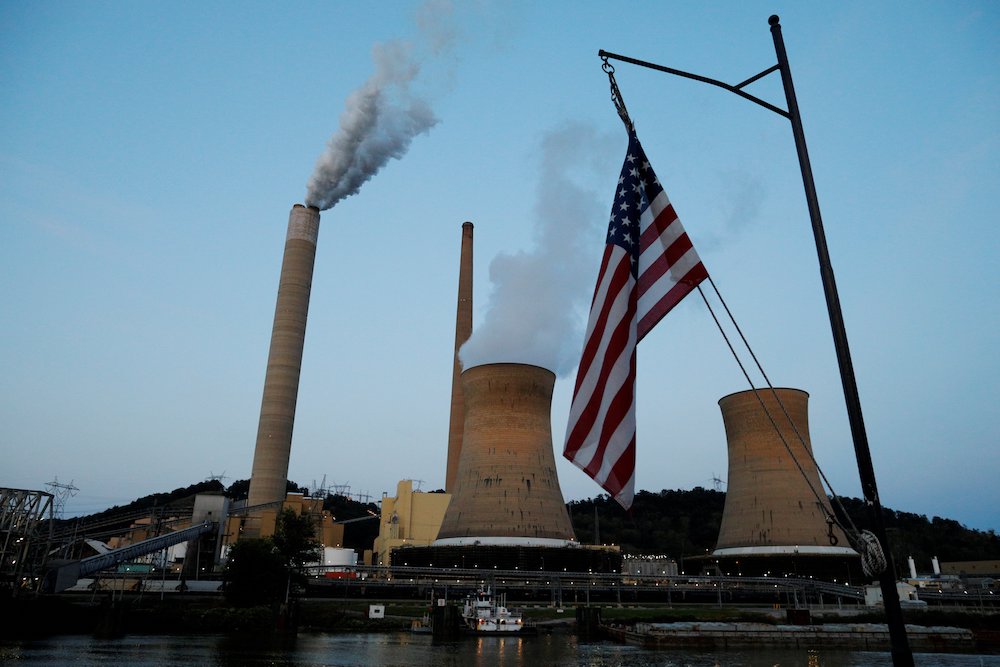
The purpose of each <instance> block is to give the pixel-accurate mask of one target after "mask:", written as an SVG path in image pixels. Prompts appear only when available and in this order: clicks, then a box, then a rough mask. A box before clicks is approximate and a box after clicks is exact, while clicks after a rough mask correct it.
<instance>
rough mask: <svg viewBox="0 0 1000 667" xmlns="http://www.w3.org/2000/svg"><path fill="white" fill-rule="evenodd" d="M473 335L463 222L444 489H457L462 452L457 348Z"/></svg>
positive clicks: (468, 244) (468, 230)
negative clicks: (459, 460)
mask: <svg viewBox="0 0 1000 667" xmlns="http://www.w3.org/2000/svg"><path fill="white" fill-rule="evenodd" d="M471 335H472V223H471V222H464V223H462V255H461V257H460V258H459V263H458V312H457V314H456V315H455V360H454V368H453V370H452V375H451V422H450V423H449V425H448V466H447V469H446V471H445V477H444V490H445V491H446V492H447V493H452V492H453V491H454V490H455V475H456V474H458V459H459V457H460V456H461V455H462V429H463V428H464V426H465V410H464V403H463V401H462V360H461V359H460V358H459V356H458V351H459V350H460V349H461V347H462V346H463V345H464V344H465V341H467V340H469V336H471Z"/></svg>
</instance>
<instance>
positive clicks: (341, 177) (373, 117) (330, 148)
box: [306, 41, 437, 210]
mask: <svg viewBox="0 0 1000 667" xmlns="http://www.w3.org/2000/svg"><path fill="white" fill-rule="evenodd" d="M372 59H373V60H374V63H375V72H374V73H373V74H372V76H371V77H370V78H369V79H368V80H367V81H366V82H365V83H364V84H363V85H362V86H361V87H360V88H358V89H357V90H355V91H354V92H353V93H351V94H350V95H349V96H348V98H347V101H346V103H345V109H344V112H343V113H342V114H341V115H340V128H339V129H338V130H337V131H336V132H335V133H334V135H333V136H332V137H331V138H330V141H329V143H328V144H327V147H326V150H325V151H324V152H323V154H322V155H321V156H320V157H319V160H318V161H317V162H316V169H315V171H314V172H313V175H312V177H310V179H309V185H308V193H307V194H306V203H307V204H308V205H309V206H311V207H315V208H317V209H320V210H326V209H328V208H332V207H333V206H334V205H335V204H336V203H337V202H339V201H340V200H341V199H344V198H345V197H348V196H350V195H353V194H356V193H357V192H358V191H359V190H360V189H361V186H362V185H364V184H365V182H366V181H368V180H369V179H370V178H371V177H372V176H374V175H375V174H377V173H378V172H379V170H380V169H382V167H384V166H385V164H386V163H387V162H388V161H389V159H390V158H396V159H397V160H398V159H399V158H401V157H403V155H405V154H406V151H407V150H409V148H410V142H411V141H413V138H414V137H415V136H417V135H418V134H421V133H423V132H427V131H428V130H430V128H432V127H433V126H434V125H435V124H436V123H437V118H435V116H434V112H433V111H432V110H431V108H430V105H429V104H428V103H427V102H426V101H425V100H423V99H421V98H420V97H419V96H417V95H416V94H415V93H414V92H413V91H412V90H411V84H412V83H413V82H414V80H415V79H416V78H417V75H418V74H419V73H420V64H419V63H418V62H417V60H416V59H415V58H414V55H413V48H412V46H411V45H410V44H408V43H406V42H403V41H393V42H389V43H386V44H376V45H375V47H374V48H373V49H372Z"/></svg>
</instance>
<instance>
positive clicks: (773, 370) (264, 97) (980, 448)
mask: <svg viewBox="0 0 1000 667" xmlns="http://www.w3.org/2000/svg"><path fill="white" fill-rule="evenodd" d="M771 14H778V15H780V17H781V25H782V28H783V34H784V38H785V44H786V47H787V50H788V54H789V59H790V61H791V68H792V74H793V76H794V79H795V85H796V91H797V93H798V100H799V105H800V107H801V110H802V115H803V122H804V125H805V132H806V137H807V140H808V146H809V152H810V156H811V158H812V166H813V171H814V174H815V179H816V187H817V191H818V195H819V202H820V206H821V209H822V212H823V219H824V223H825V225H826V232H827V238H828V242H829V246H830V253H831V256H832V259H833V265H834V270H835V272H836V277H837V282H838V286H839V288H840V298H841V302H842V306H843V311H844V318H845V321H846V325H847V332H848V337H849V340H850V344H851V351H852V353H853V358H854V366H855V371H856V375H857V380H858V385H859V390H860V395H861V402H862V407H863V409H864V417H865V422H866V425H867V430H868V438H869V441H870V445H871V451H872V458H873V461H874V465H875V472H876V475H877V478H878V484H879V488H880V491H881V500H882V503H883V505H885V506H888V507H891V508H894V509H898V510H905V511H909V512H915V513H918V514H926V515H927V516H928V517H933V516H942V517H947V518H952V519H956V520H958V521H960V522H961V523H963V524H965V525H967V526H969V527H973V528H979V529H994V530H995V529H998V528H1000V485H998V483H997V478H998V473H1000V442H998V440H1000V438H998V436H1000V429H998V427H997V408H996V403H997V401H998V399H1000V381H998V377H1000V353H998V352H997V348H996V344H997V339H998V336H997V331H998V327H1000V305H998V304H1000V282H998V273H1000V272H998V268H997V267H998V263H997V259H996V255H997V252H998V250H1000V232H998V224H997V222H998V221H997V214H996V203H995V202H996V199H997V198H998V196H1000V42H998V40H997V35H998V34H1000V5H998V4H997V3H996V2H989V1H983V2H962V1H958V2H948V3H944V2H881V3H870V2H840V3H804V2H787V1H784V0H775V1H773V2H768V3H761V2H719V3H694V2H689V3H681V2H589V1H586V2H579V1H576V2H513V1H512V2H489V1H487V0H481V1H471V2H456V3H454V5H452V4H450V3H447V2H434V1H432V2H429V3H427V2H424V3H421V2H407V1H398V2H386V3H357V2H353V3H348V2H323V3H320V2H285V3H269V2H245V1H241V2H210V3H205V2H171V3H153V2H128V3H126V2H85V3H78V2H51V1H38V2H30V3H26V2H5V3H2V4H0V174H2V176H0V323H2V325H0V486H5V487H14V488H22V489H44V485H45V483H46V482H50V481H53V480H54V479H56V478H58V480H59V481H60V482H66V483H69V482H71V481H72V483H73V484H74V485H75V486H76V487H78V488H79V492H78V493H77V494H76V495H75V496H74V497H73V498H71V499H70V500H69V501H68V503H67V505H66V513H67V515H78V514H82V513H90V512H94V511H98V510H102V509H105V508H107V507H109V506H111V505H115V504H123V503H127V502H129V501H131V500H132V499H134V498H136V497H139V496H142V495H146V494H148V493H153V492H159V491H169V490H172V489H174V488H176V487H180V486H186V485H188V484H191V483H194V482H198V481H201V480H204V479H206V478H207V477H209V476H210V475H212V474H215V475H219V474H223V473H224V474H225V476H226V477H227V479H226V480H225V483H226V484H229V483H231V482H232V481H233V480H236V479H242V478H247V477H249V474H250V466H251V463H252V457H253V446H254V441H255V437H256V431H257V420H258V416H259V410H260V399H261V391H262V388H263V380H264V371H265V366H266V361H267V352H268V344H269V340H270V334H271V322H272V317H273V315H274V304H275V297H276V293H277V283H278V271H279V267H280V262H281V256H282V250H283V246H284V240H285V232H286V225H287V221H288V212H289V209H290V208H291V207H292V205H293V204H296V203H301V202H304V201H305V199H306V188H307V183H308V182H309V180H310V176H311V175H312V173H313V169H314V167H315V166H316V164H317V160H318V159H319V158H320V156H321V154H322V153H323V152H324V150H325V148H326V146H327V142H328V141H329V140H330V138H331V137H332V136H333V135H334V133H335V132H337V130H338V127H339V126H340V123H341V118H342V114H344V113H345V108H346V107H345V105H346V104H347V103H348V100H349V99H350V98H351V95H352V93H353V92H354V91H356V90H358V89H359V88H361V87H362V86H364V85H365V83H366V81H369V80H370V79H371V78H372V77H373V75H375V73H376V72H377V71H378V72H382V71H383V70H377V67H383V68H384V67H386V66H387V65H386V58H387V57H389V56H392V55H393V54H395V56H399V57H400V58H401V60H400V62H398V63H395V64H394V65H393V66H397V65H399V64H400V63H401V64H402V65H405V66H406V67H409V68H410V69H406V70H405V71H404V72H403V75H404V77H405V79H406V83H405V85H404V86H402V87H400V86H396V87H395V88H394V89H393V91H391V92H392V95H393V97H392V101H393V102H395V103H397V104H399V105H403V106H406V107H407V108H408V109H411V110H414V109H415V110H417V111H419V113H420V119H421V122H420V123H418V124H417V125H414V126H413V132H414V136H413V137H412V142H410V143H408V145H407V146H403V147H399V150H397V151H396V155H397V157H398V159H396V158H395V157H394V158H393V159H390V160H389V161H388V162H387V163H386V164H385V166H384V167H382V168H381V169H380V170H379V171H378V173H376V174H374V176H373V177H372V178H371V180H369V181H367V182H364V183H362V184H361V186H360V191H359V192H357V194H349V195H346V196H344V197H343V198H342V199H340V200H339V202H337V203H336V204H335V205H334V206H333V207H332V208H331V209H329V210H326V211H324V212H323V214H322V222H321V225H320V232H319V243H318V252H317V257H316V268H315V274H314V279H313V291H312V300H311V304H310V311H309V323H308V329H307V332H306V342H305V351H304V361H303V369H302V377H301V384H300V389H299V402H298V411H297V417H296V422H295V431H294V439H293V444H292V451H291V463H290V470H289V478H290V479H292V480H294V481H296V482H298V483H300V484H303V485H307V486H313V484H314V483H319V482H320V481H321V480H322V479H323V478H324V476H325V478H326V481H327V483H328V484H334V483H335V484H338V485H350V487H351V490H352V491H353V492H355V493H367V494H370V495H371V496H372V497H373V498H377V497H380V496H381V495H382V493H383V492H388V493H389V494H390V495H393V494H394V493H395V487H396V483H397V481H398V480H400V479H416V480H422V482H421V486H422V488H423V489H424V490H433V489H437V488H442V487H443V486H444V475H445V462H446V450H447V433H448V417H449V415H448V411H449V403H450V391H451V387H450V385H451V373H452V365H451V359H452V353H453V344H454V331H455V298H456V291H457V279H458V259H459V245H460V240H461V224H462V222H463V221H466V220H471V221H472V222H473V223H474V224H475V262H476V264H475V323H476V328H477V334H479V333H481V334H482V336H483V341H485V342H482V343H481V344H478V345H479V346H480V349H479V351H477V354H479V355H482V358H485V359H486V360H492V361H532V362H533V363H539V364H541V365H546V366H548V367H549V368H552V369H553V370H555V371H557V373H559V379H558V381H557V383H556V390H555V397H554V401H553V410H552V431H553V440H554V446H555V447H556V450H557V459H558V462H559V463H558V467H559V476H560V483H561V486H562V490H563V494H564V496H565V497H566V499H567V500H572V499H580V498H589V497H593V496H595V495H597V494H598V493H600V492H601V489H600V488H599V487H598V486H597V485H596V484H595V483H594V482H593V481H592V480H591V479H590V478H589V477H587V476H586V475H585V474H584V473H583V472H581V471H580V470H578V469H577V468H575V467H574V466H572V465H571V464H569V463H568V462H566V461H564V460H563V459H562V457H561V456H560V455H559V454H560V453H561V449H562V441H563V437H564V432H565V428H566V420H567V415H568V411H569V402H570V396H571V393H572V385H573V378H574V374H575V363H576V361H577V360H578V358H579V353H580V346H581V343H582V335H583V334H582V328H583V325H584V324H585V321H586V311H587V306H588V305H589V300H590V297H591V294H592V293H593V289H594V279H595V278H596V275H597V271H598V265H599V261H600V257H601V253H602V251H603V241H604V235H605V233H606V231H607V219H608V212H609V209H610V206H611V202H612V198H613V196H614V192H615V185H616V182H617V178H618V173H619V171H620V169H621V165H622V159H623V158H624V154H625V148H626V145H627V136H626V133H625V130H624V128H623V126H622V123H621V121H620V120H619V118H618V116H617V114H616V112H615V109H614V107H613V105H612V104H611V101H610V97H609V90H608V79H607V76H606V75H605V74H604V73H603V72H602V71H601V61H600V59H599V58H598V56H597V52H598V50H599V49H605V50H607V51H611V52H617V53H622V54H626V55H629V56H632V57H635V58H639V59H643V60H648V61H652V62H656V63H659V64H663V65H666V66H670V67H674V68H678V69H682V70H687V71H693V72H697V73H699V74H703V75H705V76H709V77H713V78H717V79H722V80H725V81H727V82H730V83H738V82H740V81H742V80H744V79H746V78H748V77H750V76H751V75H753V74H756V73H757V72H759V71H761V70H764V69H766V68H768V67H770V66H771V65H772V64H774V63H775V61H776V58H775V54H774V47H773V43H772V40H771V35H770V32H769V29H768V24H767V19H768V16H769V15H771ZM387 54H389V55H388V56H387ZM615 67H616V69H617V79H618V83H619V85H620V87H621V91H622V94H623V96H624V98H625V101H626V103H627V105H628V108H629V110H630V112H631V115H632V118H633V119H634V121H635V124H636V129H637V132H638V136H639V138H640V140H641V141H642V142H643V145H644V147H645V150H646V153H647V155H648V157H649V160H650V162H651V163H652V165H653V168H654V169H655V170H656V173H657V175H658V176H659V179H660V181H661V182H662V183H663V185H664V187H665V189H666V191H667V193H668V194H669V196H670V198H671V200H672V201H673V203H674V206H675V208H676V210H677V212H678V214H679V215H680V218H681V220H682V221H683V223H684V226H685V228H686V229H687V231H688V233H689V235H690V237H691V239H692V240H693V242H694V244H695V247H696V248H697V249H698V250H699V252H700V254H701V257H702V259H703V261H704V263H705V265H706V267H707V269H708V271H709V273H710V274H711V275H712V276H713V278H714V280H715V282H716V284H717V285H718V286H719V289H720V290H721V291H722V293H723V295H724V297H725V298H726V300H727V302H728V304H729V306H730V308H731V309H732V310H733V312H734V314H735V315H736V317H737V319H738V321H739V323H740V325H741V327H742V328H743V331H744V333H745V334H746V335H747V337H748V338H749V340H750V342H751V344H752V345H753V346H754V350H755V351H756V353H757V355H758V357H759V358H760V359H761V361H762V362H763V364H764V367H765V369H766V371H767V372H768V374H769V376H770V378H771V380H772V381H773V382H774V384H775V385H777V386H784V387H795V388H799V389H803V390H805V391H807V392H809V394H810V396H811V398H810V432H811V435H812V442H813V449H814V451H815V454H816V458H817V459H818V461H819V464H820V466H821V467H822V468H823V470H824V471H825V472H826V474H827V476H828V477H829V479H830V481H831V483H832V484H833V486H834V490H835V491H836V492H837V493H838V494H841V495H845V496H855V497H859V496H860V495H861V487H860V482H859V479H858V470H857V465H856V461H855V456H854V450H853V445H852V442H851V437H850V430H849V426H848V421H847V415H846V409H845V407H844V397H843V392H842V389H841V385H840V377H839V374H838V370H837V364H836V357H835V352H834V348H833V342H832V337H831V334H830V325H829V320H828V318H827V312H826V305H825V302H824V299H823V292H822V287H821V284H820V277H819V271H818V265H817V259H816V251H815V246H814V242H813V236H812V231H811V228H810V225H809V216H808V212H807V209H806V202H805V196H804V194H803V188H802V180H801V177H800V174H799V167H798V163H797V161H796V156H795V149H794V144H793V139H792V134H791V129H790V125H789V123H788V121H787V120H785V119H783V118H781V117H780V116H778V115H776V114H774V113H772V112H769V111H767V110H765V109H763V108H760V107H758V106H756V105H754V104H752V103H750V102H747V101H745V100H742V99H740V98H739V97H737V96H735V95H732V94H730V93H727V92H725V91H723V90H721V89H718V88H714V87H711V86H707V85H704V84H700V83H696V82H693V81H689V80H684V79H680V78H677V77H672V76H669V75H666V74H662V73H658V72H654V71H651V70H646V69H642V68H638V67H635V66H632V65H628V64H624V63H616V64H615ZM395 71H396V72H397V74H398V73H399V70H398V69H397V70H395ZM379 76H381V75H376V76H375V77H374V78H376V79H377V78H379ZM748 90H749V92H751V93H753V94H755V95H757V96H759V97H763V98H765V99H767V100H768V101H770V102H772V103H773V104H775V105H777V106H780V107H785V101H784V97H783V93H782V89H781V83H780V79H779V77H778V75H777V74H772V75H771V76H769V77H767V78H766V79H764V80H762V81H759V82H757V83H755V84H753V85H752V86H750V87H749V89H748ZM407 105H408V106H407ZM413 105H417V106H413ZM990 211H992V213H991V212H990ZM491 306H495V307H494V308H491ZM495 326H500V330H499V333H491V330H493V331H494V332H495V331H496V330H495V329H492V327H495ZM532 332H544V333H545V334H546V336H545V340H546V341H548V342H549V343H550V344H548V345H544V346H542V347H543V348H544V349H543V350H542V351H541V352H537V354H536V350H535V348H534V347H533V346H534V345H535V342H537V341H532V340H531V336H527V337H524V339H522V338H521V334H524V333H529V334H530V333H532ZM553 341H554V344H551V343H552V342H553ZM483 348H486V351H483ZM477 358H479V357H477ZM747 388H748V387H747V384H746V380H745V379H744V378H743V376H742V374H741V373H740V371H739V368H738V367H737V366H736V364H735V362H734V361H733V359H732V357H731V356H730V355H729V352H728V350H727V348H726V346H725V343H724V341H723V340H722V338H721V336H720V335H719V333H718V331H717V330H716V329H715V326H714V324H713V322H712V319H711V316H710V315H709V313H708V311H707V309H706V308H705V306H704V304H703V303H702V302H701V300H700V298H699V297H698V296H697V295H692V296H691V297H689V298H688V299H687V300H685V301H684V302H683V303H682V304H681V305H680V306H679V307H678V308H676V309H675V310H674V311H672V312H671V313H670V314H669V315H668V316H667V318H666V319H664V320H663V321H662V322H661V323H660V324H659V325H658V326H657V328H656V329H655V330H654V331H653V332H652V333H651V334H649V335H648V336H647V337H646V338H645V339H644V340H643V341H642V343H641V344H640V345H639V349H638V385H637V390H636V391H637V397H638V398H637V452H638V453H637V457H638V464H637V478H636V488H637V489H640V490H649V491H659V490H661V489H690V488H693V487H695V486H703V487H707V488H712V486H713V478H720V479H721V480H722V482H723V485H722V488H724V482H725V479H726V475H727V457H726V441H725V433H724V429H723V424H722V418H721V414H720V412H719V407H718V404H717V402H718V400H719V399H720V398H721V397H722V396H725V395H727V394H730V393H733V392H736V391H742V390H744V389H747Z"/></svg>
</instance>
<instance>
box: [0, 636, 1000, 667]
mask: <svg viewBox="0 0 1000 667" xmlns="http://www.w3.org/2000/svg"><path fill="white" fill-rule="evenodd" d="M915 662H916V664H917V665H918V667H1000V656H995V655H992V656H978V655H976V656H974V655H956V654H927V653H922V654H917V655H916V656H915ZM0 664H2V665H31V666H32V667H41V666H43V665H45V666H52V667H56V666H59V667H61V666H63V665H70V666H73V667H97V666H100V667H117V666H119V665H121V666H125V665H128V666H129V667H147V666H148V667H182V666H183V667H192V666H200V665H204V666H206V667H244V666H246V667H264V666H268V667H334V666H336V667H378V666H385V667H396V666H398V667H487V666H489V667H493V666H496V665H499V666H501V667H515V666H519V665H524V666H525V667H529V666H530V667H647V666H650V667H656V666H661V667H758V666H759V667H798V666H801V667H882V666H885V667H891V665H892V660H891V659H890V657H889V654H888V653H872V652H864V651H821V652H815V651H804V650H792V651H780V650H760V651H724V652H720V651H704V652H700V651H674V650H650V649H643V648H639V647H634V646H623V645H619V644H614V643H609V642H593V643H585V642H581V641H578V640H577V639H576V637H575V636H574V635H571V634H560V633H555V634H542V635H539V636H537V637H522V638H517V637H503V638H497V637H485V638H468V639H464V640H462V641H459V642H456V643H451V644H435V643H434V642H433V640H432V639H431V637H430V636H428V635H413V634H410V633H404V632H398V633H383V634H353V633H344V634H330V633H301V634H300V635H299V636H298V637H297V638H295V639H293V640H291V641H288V642H285V643H275V642H273V641H266V640H256V639H253V638H252V637H238V636H223V635H195V636H183V637H181V636H166V635H130V636H128V637H125V638H122V639H95V638H93V637H90V636H83V635H70V636H60V637H54V638H48V639H44V640H38V641H23V642H13V643H11V642H7V643H3V644H0Z"/></svg>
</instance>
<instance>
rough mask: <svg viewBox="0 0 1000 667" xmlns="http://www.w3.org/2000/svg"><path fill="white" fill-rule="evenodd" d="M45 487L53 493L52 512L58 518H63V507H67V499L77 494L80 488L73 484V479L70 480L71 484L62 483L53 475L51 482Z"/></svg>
mask: <svg viewBox="0 0 1000 667" xmlns="http://www.w3.org/2000/svg"><path fill="white" fill-rule="evenodd" d="M45 489H46V490H47V491H48V492H49V493H51V494H52V498H53V508H52V509H53V512H52V513H53V515H54V516H55V518H57V519H61V518H62V514H63V509H64V508H65V507H66V501H67V500H68V499H70V498H72V497H73V496H75V495H76V494H77V492H78V491H79V490H80V489H78V488H76V487H75V486H73V480H70V482H69V484H62V483H61V482H60V481H59V478H58V477H53V478H52V481H51V482H46V483H45Z"/></svg>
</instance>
